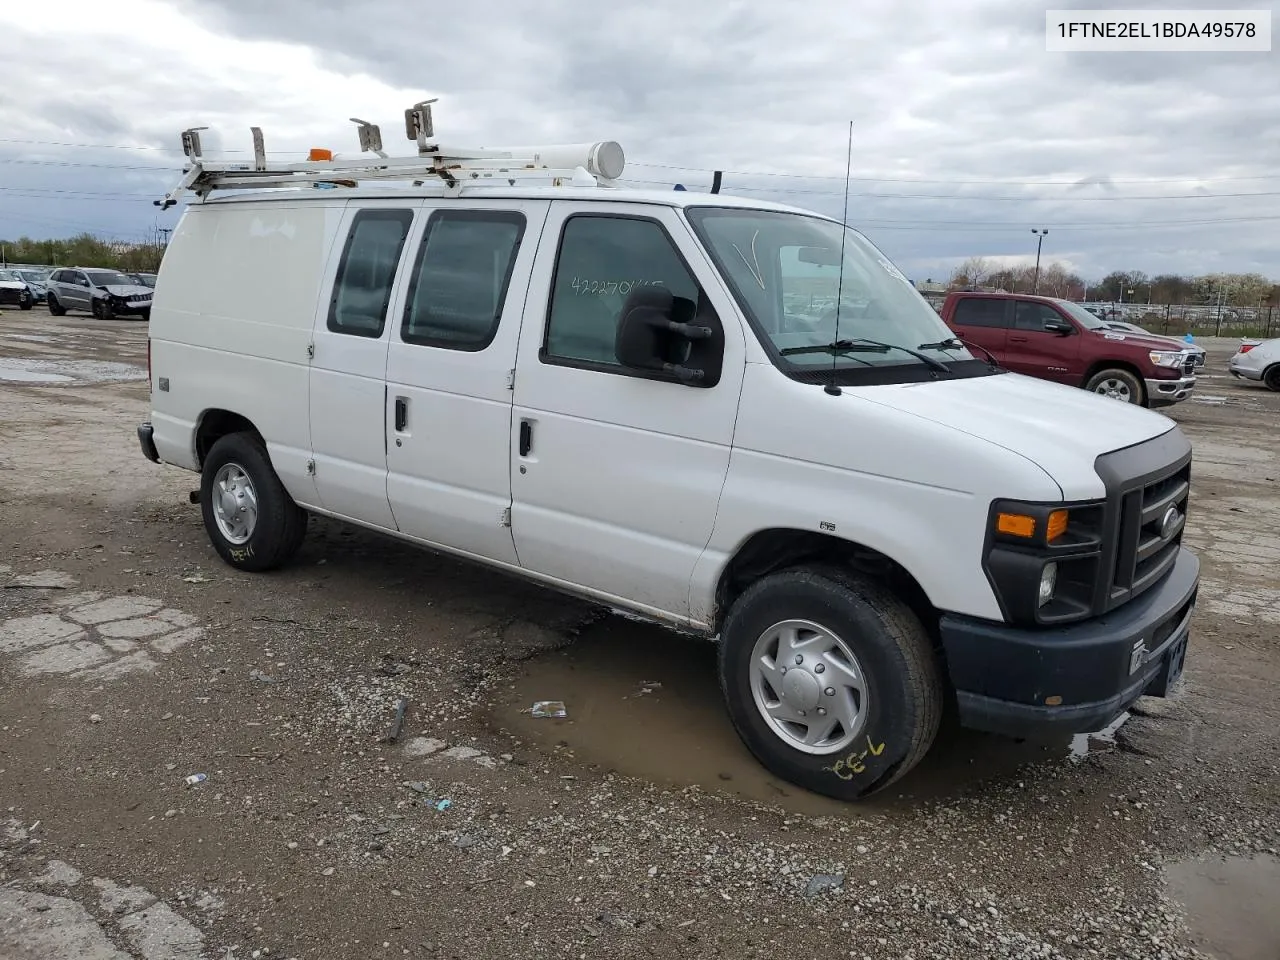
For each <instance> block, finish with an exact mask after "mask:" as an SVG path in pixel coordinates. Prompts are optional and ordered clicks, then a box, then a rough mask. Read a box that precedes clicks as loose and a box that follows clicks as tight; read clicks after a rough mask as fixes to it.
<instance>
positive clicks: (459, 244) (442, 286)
mask: <svg viewBox="0 0 1280 960" xmlns="http://www.w3.org/2000/svg"><path fill="white" fill-rule="evenodd" d="M524 226H525V220H524V216H523V215H521V214H519V213H514V212H508V211H504V210H448V211H445V210H437V211H436V212H435V213H433V214H432V215H431V219H430V220H429V221H428V222H427V230H426V233H425V235H424V236H423V238H422V244H421V245H420V246H419V247H418V257H417V262H416V263H415V265H414V270H413V280H412V282H411V285H410V287H409V295H408V298H407V300H406V302H405V308H404V320H403V322H402V324H401V327H400V338H401V339H402V340H404V341H405V342H406V343H416V344H420V345H422V346H427V347H446V348H449V349H453V350H469V351H476V350H483V349H484V348H485V347H487V346H488V345H489V344H490V343H492V342H493V338H494V335H495V334H496V333H497V332H498V322H499V320H500V319H501V317H502V305H503V301H504V300H505V299H506V296H507V287H508V285H509V284H510V282H511V270H512V268H513V267H514V266H515V262H516V253H517V252H518V251H519V249H520V241H521V239H522V238H523V236H524Z"/></svg>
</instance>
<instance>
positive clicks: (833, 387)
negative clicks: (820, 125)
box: [826, 120, 853, 397]
mask: <svg viewBox="0 0 1280 960" xmlns="http://www.w3.org/2000/svg"><path fill="white" fill-rule="evenodd" d="M852 176H853V121H852V120H850V121H849V149H848V151H847V152H846V154H845V160H844V207H843V209H841V211H840V279H839V280H837V281H836V329H835V331H834V332H833V334H832V337H831V344H832V346H831V382H830V383H828V384H827V386H826V391H827V393H829V394H831V396H833V397H838V396H840V392H841V391H840V384H838V383H836V357H837V356H838V354H837V352H836V347H835V344H837V343H839V342H840V309H841V308H842V307H843V306H844V242H845V239H846V238H847V237H848V236H849V222H848V221H849V180H850V178H851V177H852Z"/></svg>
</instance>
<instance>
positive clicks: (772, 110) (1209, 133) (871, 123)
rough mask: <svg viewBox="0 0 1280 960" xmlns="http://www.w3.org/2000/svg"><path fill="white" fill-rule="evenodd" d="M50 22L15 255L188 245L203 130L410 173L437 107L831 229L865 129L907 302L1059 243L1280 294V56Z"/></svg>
mask: <svg viewBox="0 0 1280 960" xmlns="http://www.w3.org/2000/svg"><path fill="white" fill-rule="evenodd" d="M1235 5H1236V4H1231V3H1227V4H1223V3H1216V4H1215V3H1211V2H1208V0H1200V2H1199V3H1198V4H1197V6H1198V7H1199V8H1201V9H1204V8H1214V7H1216V8H1222V9H1227V8H1230V7H1232V6H1235ZM1051 6H1053V7H1055V8H1064V7H1097V6H1101V3H1100V2H1099V0H1094V2H1074V3H1073V2H1055V3H1053V4H1051ZM1117 6H1123V7H1125V8H1129V9H1132V8H1136V7H1143V6H1152V7H1158V8H1166V7H1168V6H1170V4H1169V3H1158V4H1147V3H1143V2H1140V0H1129V2H1126V3H1122V4H1117ZM73 7H74V9H72V8H73ZM62 8H63V13H62V15H60V16H56V17H53V16H47V15H45V14H44V13H42V12H41V10H40V8H39V7H35V6H31V5H28V4H18V3H3V4H0V63H3V65H4V68H3V69H4V83H3V84H2V85H0V121H2V122H0V238H11V237H16V236H18V235H22V234H26V235H29V236H33V237H59V236H66V235H68V234H71V233H74V232H76V231H78V230H90V231H92V232H95V233H98V234H100V235H103V236H111V237H119V238H122V239H132V238H141V237H143V236H145V235H147V234H148V233H150V232H152V231H154V229H155V227H156V226H157V225H159V226H167V227H172V226H173V225H174V223H176V221H177V217H178V211H177V210H176V209H173V210H170V211H168V212H167V213H164V214H160V213H158V210H157V208H155V207H154V206H152V204H151V201H152V200H153V199H155V198H156V197H158V196H160V195H161V194H162V193H163V192H164V190H166V189H167V188H168V187H170V186H171V185H172V183H173V181H174V180H175V179H176V177H177V175H178V166H179V163H180V161H181V151H180V149H179V147H178V144H179V138H178V135H179V133H180V131H181V130H182V129H183V128H185V127H188V126H196V125H200V126H203V125H207V126H209V127H211V128H212V129H211V130H209V131H207V132H206V133H205V134H204V138H205V150H206V153H213V152H214V150H213V148H221V149H225V150H238V151H249V150H251V141H250V135H249V130H248V128H249V126H250V125H252V124H257V125H260V126H262V127H263V128H264V132H265V135H266V145H267V149H268V151H273V152H275V151H279V152H280V154H279V155H280V156H300V155H301V153H302V152H303V151H305V150H306V148H307V147H310V146H313V145H316V146H329V147H332V148H333V149H335V150H337V151H338V152H340V153H346V154H347V155H354V154H356V153H358V149H357V146H356V139H355V127H354V125H352V124H351V123H350V122H349V121H348V120H347V118H348V117H353V116H356V117H363V118H365V119H368V120H372V121H374V122H378V123H381V124H382V127H383V139H384V144H385V146H386V147H387V149H388V151H389V152H391V153H411V152H412V150H413V147H412V144H410V143H409V142H408V141H407V140H405V139H404V134H403V111H404V109H405V108H406V107H407V106H409V105H411V104H412V103H413V102H415V101H417V100H421V99H425V98H428V97H439V98H440V102H439V103H438V104H437V105H436V107H435V111H436V112H435V121H436V131H437V136H438V138H439V139H441V140H442V141H444V142H447V143H448V142H452V143H458V144H465V145H489V146H499V145H502V144H511V143H548V142H582V141H589V140H597V139H616V140H618V141H620V142H621V143H622V145H623V147H624V149H625V150H626V154H627V170H626V173H625V174H624V177H625V178H627V179H630V180H635V181H645V182H647V183H646V185H648V183H662V184H672V183H674V182H676V181H677V180H678V181H680V182H683V183H684V184H685V185H686V186H688V187H689V188H691V189H697V188H699V187H705V186H706V185H708V184H709V183H710V180H711V171H712V170H713V169H717V168H718V169H723V170H725V171H727V172H726V176H725V182H724V191H725V192H739V193H742V194H745V195H748V196H753V197H762V198H768V199H773V200H780V201H783V202H788V203H793V204H796V205H798V206H804V207H809V208H812V209H815V210H819V211H822V212H824V213H830V214H836V215H839V212H840V209H841V202H842V199H843V196H842V192H843V189H844V181H843V173H844V166H845V150H846V137H847V134H848V123H849V121H850V120H852V121H853V122H854V150H853V177H854V179H853V181H852V183H851V186H850V194H851V196H850V201H849V219H850V222H851V223H853V224H855V225H857V226H859V227H860V228H861V229H863V230H864V232H865V233H866V234H867V235H868V236H869V237H871V239H872V240H873V241H874V242H875V243H877V244H878V245H879V246H881V247H882V248H883V249H884V250H885V251H886V252H887V253H888V254H889V256H890V257H891V258H893V259H894V260H895V261H897V262H898V263H899V265H900V266H901V267H902V268H903V269H904V270H905V271H906V272H907V273H908V274H909V275H910V276H911V277H912V278H913V279H924V278H925V277H933V278H940V277H944V276H945V275H946V274H948V273H949V272H950V270H951V268H952V267H953V266H954V265H955V264H956V263H958V262H959V261H960V260H962V259H963V258H965V257H966V256H969V255H975V254H979V255H984V256H990V257H996V258H999V257H1004V258H1010V259H1016V258H1022V259H1023V260H1025V259H1027V258H1028V257H1029V258H1032V259H1034V255H1035V243H1034V238H1033V237H1032V234H1031V232H1030V231H1031V228H1032V227H1048V228H1049V230H1050V233H1049V237H1048V239H1047V241H1046V243H1045V257H1046V259H1051V260H1061V261H1064V262H1066V263H1067V265H1069V266H1070V267H1072V268H1074V269H1077V270H1079V271H1080V272H1081V273H1082V274H1083V275H1084V276H1085V277H1086V278H1096V277H1100V276H1101V275H1102V274H1103V273H1105V272H1106V271H1108V270H1111V269H1117V268H1119V269H1141V270H1145V271H1147V272H1148V273H1152V274H1154V273H1159V272H1184V273H1203V272H1210V271H1231V272H1252V271H1256V272H1260V273H1263V274H1266V275H1268V276H1270V277H1273V278H1276V279H1278V280H1280V239H1278V238H1280V54H1277V53H1275V52H1272V53H1250V54H1244V53H1242V54H1169V53H1162V54H1141V55H1139V54H1123V53H1121V54H1110V53H1098V54H1062V53H1047V52H1046V51H1045V26H1044V10H1045V6H1042V5H1037V4H1035V3H1031V2H1028V0H901V2H893V0H859V2H857V3H849V2H848V0H839V2H837V0H809V2H806V3H796V4H779V3H766V2H764V0H721V2H717V3H712V2H709V0H708V2H705V3H699V2H691V0H680V2H675V0H646V2H645V3H643V4H640V3H629V4H603V3H600V2H598V0H556V2H555V3H548V4H535V5H529V4H527V3H517V2H513V0H472V2H470V3H462V4H447V5H444V6H440V5H436V4H429V3H409V2H406V0H363V2H360V3H355V2H350V3H348V2H338V0H112V2H111V3H102V2H92V3H90V2H83V3H74V4H73V3H66V4H63V5H62ZM1264 8H1265V5H1264ZM1273 17H1274V13H1273ZM1277 19H1280V18H1277Z"/></svg>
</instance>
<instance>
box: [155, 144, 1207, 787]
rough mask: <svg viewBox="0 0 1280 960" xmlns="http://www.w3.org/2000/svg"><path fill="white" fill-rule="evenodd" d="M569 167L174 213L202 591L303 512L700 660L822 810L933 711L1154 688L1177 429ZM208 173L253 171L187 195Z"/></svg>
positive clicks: (165, 312) (1185, 471) (1176, 654)
mask: <svg viewBox="0 0 1280 960" xmlns="http://www.w3.org/2000/svg"><path fill="white" fill-rule="evenodd" d="M599 146H600V145H595V147H599ZM612 146H613V147H616V145H612ZM595 147H593V149H595ZM437 162H438V158H437V159H435V160H433V159H430V158H428V159H427V160H424V161H423V163H424V164H426V165H427V166H429V167H431V169H433V170H434V169H436V166H434V165H436V164H437ZM587 165H588V161H587V160H584V161H583V164H582V166H583V168H584V169H581V170H578V171H577V173H576V174H574V176H573V178H572V183H570V182H569V180H570V178H569V177H557V178H555V182H556V183H559V184H562V185H559V186H548V187H538V186H527V185H524V184H522V183H521V182H520V178H521V177H522V176H523V177H526V178H527V177H528V176H529V174H528V173H527V171H526V172H524V173H513V174H512V175H511V177H510V180H511V181H512V182H511V183H508V182H507V180H502V181H501V182H496V181H494V180H477V181H476V182H473V183H468V181H467V178H466V169H467V167H466V162H465V158H464V160H461V161H458V163H457V164H456V165H454V166H452V167H449V170H448V173H449V176H445V175H444V174H441V177H444V179H445V180H446V181H449V180H452V179H454V178H455V177H456V178H457V180H458V181H459V182H457V183H454V184H450V183H448V182H445V183H442V182H441V179H440V177H431V176H429V175H424V174H422V173H419V174H418V179H421V180H426V181H427V182H426V183H425V184H422V185H415V186H413V187H410V188H404V187H387V186H378V185H377V184H376V183H374V184H369V183H362V184H360V185H358V186H355V187H354V188H346V189H338V188H332V189H314V186H315V184H313V183H310V182H306V181H305V180H304V182H302V184H301V187H300V188H298V189H284V190H279V191H276V192H270V193H247V194H246V193H241V194H238V195H233V196H228V197H225V198H218V199H204V202H200V203H193V204H192V205H190V206H189V207H188V208H187V209H186V211H185V212H184V214H183V217H182V219H181V221H180V223H179V225H178V226H177V228H176V230H175V231H174V234H173V238H172V242H171V243H170V245H169V248H168V251H167V253H166V255H165V259H164V263H163V266H162V267H161V270H160V276H161V281H160V283H159V284H158V285H157V288H156V297H155V305H154V307H153V312H152V318H151V328H150V376H151V385H152V412H151V417H150V421H149V422H147V423H144V424H142V425H141V426H140V428H139V431H138V433H139V439H140V442H141V446H142V449H143V451H144V453H145V454H146V456H147V457H149V458H150V459H152V460H154V461H158V462H164V463H168V464H173V465H175V466H178V467H181V468H184V469H187V470H192V471H199V472H200V473H201V476H202V479H201V484H200V500H201V506H202V509H203V513H204V519H205V524H206V527H207V529H208V532H209V536H210V538H211V540H212V542H213V545H214V547H215V548H216V549H217V551H218V552H219V554H221V556H222V557H223V559H224V560H225V561H226V562H227V563H229V564H231V565H233V566H235V567H238V568H240V569H245V570H266V569H270V568H273V567H276V566H278V565H280V564H282V563H284V562H285V561H286V560H287V559H288V558H289V557H290V555H291V554H292V553H293V552H294V551H295V550H296V549H297V548H298V545H299V543H300V541H301V540H302V538H303V534H304V530H305V527H306V519H307V516H308V514H309V513H316V514H323V515H326V516H330V517H336V518H340V519H342V520H347V521H351V522H353V523H357V524H360V525H361V526H364V527H367V528H370V529H373V530H377V531H380V532H383V533H385V534H388V535H390V536H394V537H399V538H401V539H403V540H407V541H411V542H414V543H417V544H421V545H423V546H426V547H430V548H434V549H438V550H443V551H448V552H450V553H455V554H458V555H461V556H465V557H468V558H471V559H473V560H479V561H482V562H484V563H487V564H490V565H492V566H494V567H497V568H500V569H503V570H506V571H508V572H510V573H512V574H515V575H518V576H522V577H526V578H529V579H531V580H534V581H537V582H540V583H542V584H545V585H547V586H548V587H553V588H557V589H560V590H563V591H566V592H569V593H572V594H576V595H578V596H582V597H587V598H591V599H593V600H597V601H600V602H602V603H605V604H609V605H612V606H616V607H621V608H625V609H627V610H629V611H633V612H635V613H637V614H640V615H643V616H647V617H649V618H651V619H653V620H655V621H658V622H661V623H664V624H667V625H670V626H673V627H676V628H679V629H682V630H684V631H687V632H693V633H697V634H703V635H709V636H718V637H719V640H720V675H721V681H722V686H723V692H724V696H725V700H726V702H727V705H728V709H729V712H730V714H731V716H732V719H733V722H734V724H735V725H736V727H737V730H738V731H739V733H740V735H741V736H742V738H743V740H744V741H745V742H746V744H747V745H748V746H749V747H750V748H751V750H752V751H753V752H754V753H755V755H756V756H757V757H758V758H759V759H760V760H761V762H762V763H763V764H764V765H765V766H767V767H768V768H769V769H771V770H772V771H774V772H775V773H776V774H778V775H779V776H782V777H785V778H787V779H789V780H791V781H794V782H795V783H798V784H801V785H803V786H805V787H807V788H809V789H811V790H814V791H817V792H820V793H824V794H829V795H831V796H835V797H842V798H846V799H854V798H857V797H861V796H864V795H866V794H868V793H871V792H873V791H875V790H878V789H881V788H883V787H885V786H886V785H888V784H889V783H891V782H893V781H894V780H895V779H897V778H898V777H900V776H901V775H902V774H903V773H905V772H906V771H907V770H909V769H910V768H911V767H912V766H913V765H914V764H916V763H917V762H918V761H919V760H920V759H921V757H922V756H923V755H924V753H925V752H926V751H927V750H928V749H929V746H930V744H931V743H932V742H933V740H934V736H935V733H936V731H937V729H938V725H939V721H940V717H941V715H942V712H943V706H944V702H945V701H946V700H947V699H948V697H949V696H951V695H954V697H955V699H956V701H957V702H958V708H959V718H960V721H961V722H962V723H964V724H966V725H968V726H970V727H974V728H978V729H982V730H988V731H997V732H1002V733H1007V734H1012V735H1017V736H1028V735H1032V734H1037V733H1040V732H1044V731H1057V732H1080V731H1087V730H1096V729H1098V728H1100V727H1102V726H1103V725H1105V724H1106V723H1107V722H1108V721H1110V720H1111V719H1113V718H1114V717H1115V716H1116V715H1118V714H1119V713H1120V712H1121V711H1122V710H1123V709H1124V708H1125V707H1127V706H1128V705H1129V704H1131V703H1132V702H1133V701H1134V700H1136V699H1137V698H1138V697H1139V696H1140V695H1142V694H1151V695H1156V696H1164V695H1165V694H1166V693H1167V691H1168V690H1169V687H1170V685H1171V684H1172V683H1173V682H1174V681H1175V680H1176V679H1177V678H1178V677H1179V675H1180V673H1181V670H1182V664H1183V657H1184V655H1185V651H1186V644H1187V639H1188V635H1189V621H1190V618H1191V613H1192V609H1193V607H1194V603H1195V598H1196V589H1197V583H1198V573H1199V563H1198V561H1197V559H1196V558H1195V556H1194V555H1193V554H1191V553H1190V552H1188V551H1187V550H1186V549H1184V548H1183V547H1182V545H1181V539H1182V531H1183V524H1184V522H1185V511H1186V505H1187V499H1188V492H1189V477H1190V461H1191V447H1190V444H1189V442H1188V441H1187V439H1186V437H1185V436H1184V435H1183V434H1182V432H1181V431H1180V430H1179V428H1178V427H1177V425H1176V424H1174V423H1173V422H1172V421H1171V420H1169V419H1167V418H1165V417H1164V416H1162V415H1160V414H1158V413H1154V412H1151V411H1149V410H1144V409H1141V408H1137V407H1127V406H1117V405H1116V404H1114V403H1112V402H1110V401H1108V400H1106V399H1105V398H1100V397H1097V396H1094V395H1091V394H1088V393H1085V392H1082V391H1079V390H1075V389H1072V388H1070V387H1065V386H1061V385H1056V384H1052V383H1047V382H1044V381H1041V380H1036V379H1032V378H1030V377H1024V376H1020V375H1017V374H1012V373H1008V372H1006V371H1004V370H1002V369H1000V368H999V367H997V366H995V364H994V363H992V362H990V361H988V360H987V359H984V358H982V357H980V356H977V355H975V354H971V353H970V352H969V351H968V350H967V349H966V347H965V346H964V345H963V344H962V343H960V342H959V341H957V340H955V339H954V338H953V335H952V333H951V332H950V331H949V330H948V328H947V326H946V325H945V324H944V323H943V322H942V320H941V319H940V318H939V317H938V315H937V313H935V312H934V311H933V310H932V309H931V308H930V307H929V305H928V303H927V302H926V301H925V300H924V299H923V298H922V297H921V296H920V294H919V293H918V292H917V291H916V290H915V289H914V288H913V287H912V285H911V284H910V283H909V282H908V281H907V279H906V278H905V277H904V276H903V275H902V274H901V273H900V272H899V271H898V270H897V269H896V268H895V267H894V266H893V265H892V264H891V263H890V262H889V260H888V259H886V258H885V257H884V256H883V254H881V253H880V252H879V251H878V250H877V249H876V248H875V247H874V246H873V245H872V244H871V243H870V242H869V241H868V240H867V239H865V238H864V237H863V236H862V235H860V234H859V233H857V232H855V231H853V230H850V229H845V228H843V227H842V226H841V224H840V223H839V222H837V221H835V220H832V219H830V218H828V217H824V216H819V215H817V214H814V213H810V212H807V211H804V210H798V209H794V208H790V207H784V206H780V205H776V204H771V203H765V202H761V201H759V200H753V199H752V200H748V199H734V198H730V197H727V196H723V195H719V194H709V195H708V194H696V193H691V192H684V191H672V192H669V193H668V192H633V191H629V190H620V189H612V188H609V187H608V186H607V181H606V185H604V186H601V185H597V183H596V182H595V180H594V179H593V178H591V177H586V178H585V182H586V183H587V184H589V185H585V186H580V185H578V184H579V182H581V181H582V180H583V177H584V176H585V172H586V171H585V168H586V167H587ZM197 166H198V164H197ZM298 166H299V167H305V166H307V165H301V164H300V165H298ZM320 166H321V167H323V166H324V165H323V164H321V165H320ZM438 166H439V167H447V166H449V165H448V164H447V163H444V162H443V161H440V162H439V163H438ZM512 166H513V168H515V167H516V166H517V165H516V164H513V165H512ZM238 169H240V170H244V169H246V168H244V167H241V168H238ZM338 173H343V175H344V176H345V177H346V178H349V179H351V180H357V179H360V177H359V174H358V172H352V171H351V170H345V172H343V171H337V170H335V171H333V172H329V173H327V176H330V177H333V178H335V179H336V178H337V174H338ZM311 175H312V174H308V176H311ZM314 175H315V176H318V175H319V174H314ZM614 175H615V176H616V174H614ZM218 176H225V177H226V178H228V180H230V179H231V178H238V179H236V185H241V183H240V182H241V181H242V180H243V181H245V182H248V181H249V176H250V175H249V174H240V173H228V174H219V175H217V176H215V175H214V174H212V173H210V172H209V171H207V170H206V171H205V172H204V173H201V172H200V171H199V170H198V169H197V170H196V171H195V173H193V174H191V175H189V176H188V179H187V181H185V183H188V184H190V183H192V182H195V183H196V184H197V186H199V184H200V183H201V182H203V184H204V187H203V193H202V196H203V195H204V194H207V192H209V190H212V189H216V188H218V186H219V181H218ZM228 186H229V187H230V186H231V184H230V183H228ZM227 277H235V278H236V283H235V284H234V285H232V284H228V283H227V282H226V278H227ZM837 307H838V308H839V309H838V311H837ZM837 312H838V314H839V320H838V325H837Z"/></svg>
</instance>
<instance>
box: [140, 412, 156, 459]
mask: <svg viewBox="0 0 1280 960" xmlns="http://www.w3.org/2000/svg"><path fill="white" fill-rule="evenodd" d="M154 434H155V428H154V427H152V426H151V423H150V422H149V421H148V422H147V423H140V424H138V445H139V446H140V447H142V455H143V456H144V457H146V458H147V459H148V460H150V461H151V462H152V463H159V462H160V454H159V453H158V452H157V451H156V442H155V440H154V439H152V437H153V436H154Z"/></svg>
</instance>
